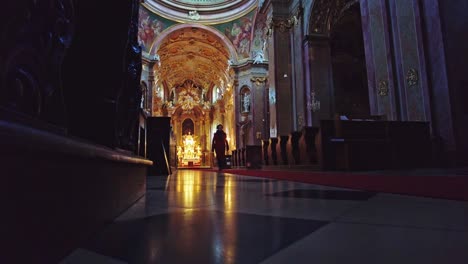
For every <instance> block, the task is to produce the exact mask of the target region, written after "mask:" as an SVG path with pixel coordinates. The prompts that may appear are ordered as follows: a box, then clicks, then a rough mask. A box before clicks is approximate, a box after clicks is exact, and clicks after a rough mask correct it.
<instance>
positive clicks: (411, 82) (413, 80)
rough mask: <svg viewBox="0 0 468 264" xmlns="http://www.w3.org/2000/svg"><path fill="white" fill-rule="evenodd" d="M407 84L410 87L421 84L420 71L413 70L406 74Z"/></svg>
mask: <svg viewBox="0 0 468 264" xmlns="http://www.w3.org/2000/svg"><path fill="white" fill-rule="evenodd" d="M406 83H407V84H408V86H409V87H412V86H416V85H418V83H419V74H418V70H416V69H414V68H411V69H409V70H408V72H407V73H406Z"/></svg>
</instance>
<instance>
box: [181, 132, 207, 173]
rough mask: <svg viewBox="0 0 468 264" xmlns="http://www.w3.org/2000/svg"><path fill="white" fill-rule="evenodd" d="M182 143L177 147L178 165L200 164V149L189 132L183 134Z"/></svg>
mask: <svg viewBox="0 0 468 264" xmlns="http://www.w3.org/2000/svg"><path fill="white" fill-rule="evenodd" d="M182 144H183V145H182V146H178V147H177V156H178V159H179V166H190V165H192V166H193V165H200V161H201V156H202V151H201V147H200V146H199V145H198V144H197V141H196V139H195V137H194V136H192V135H190V134H189V135H185V136H183V141H182Z"/></svg>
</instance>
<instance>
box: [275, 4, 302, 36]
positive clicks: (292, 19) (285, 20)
mask: <svg viewBox="0 0 468 264" xmlns="http://www.w3.org/2000/svg"><path fill="white" fill-rule="evenodd" d="M303 13H304V8H303V7H302V6H298V8H297V9H296V11H295V12H294V13H293V14H292V15H291V16H289V17H273V18H271V19H269V21H268V22H267V25H268V33H267V34H268V35H271V34H272V32H273V29H278V30H279V31H280V32H283V33H284V32H287V31H289V30H290V29H291V28H293V27H295V26H297V25H299V24H300V21H301V19H302V15H303Z"/></svg>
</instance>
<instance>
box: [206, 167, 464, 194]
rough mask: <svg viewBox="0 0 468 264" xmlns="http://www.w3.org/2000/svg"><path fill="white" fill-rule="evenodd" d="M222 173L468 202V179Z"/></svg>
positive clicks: (236, 170) (322, 173) (243, 170)
mask: <svg viewBox="0 0 468 264" xmlns="http://www.w3.org/2000/svg"><path fill="white" fill-rule="evenodd" d="M208 171H217V170H213V169H209V170H208ZM223 172H226V173H233V174H239V175H246V176H255V177H263V178H270V179H277V180H287V181H295V182H303V183H311V184H319V185H326V186H334V187H343V188H350V189H359V190H366V191H374V192H385V193H396V194H406V195H415V196H425V197H432V198H443V199H452V200H464V201H468V176H432V175H431V176H419V175H418V176H415V175H411V176H404V175H371V174H369V175H367V174H354V173H346V172H320V171H313V172H298V171H265V170H245V169H227V170H224V171H223Z"/></svg>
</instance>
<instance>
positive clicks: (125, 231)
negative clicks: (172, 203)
mask: <svg viewBox="0 0 468 264" xmlns="http://www.w3.org/2000/svg"><path fill="white" fill-rule="evenodd" d="M325 224H327V222H324V221H314V220H302V219H293V218H281V217H271V216H260V215H251V214H242V213H224V212H220V211H208V210H196V211H192V210H190V211H186V212H184V213H171V214H164V215H157V216H152V217H148V218H145V219H139V220H132V221H127V222H116V223H113V224H112V225H111V226H109V227H108V228H107V229H106V230H105V231H104V232H102V233H101V234H99V235H98V236H97V238H95V239H93V240H92V241H91V242H89V243H88V245H87V246H86V248H87V249H89V250H92V251H94V252H97V253H99V254H103V255H107V256H111V257H114V258H118V259H121V260H124V261H127V262H129V263H243V264H245V263H258V262H260V261H262V260H263V259H265V258H267V257H268V256H270V255H272V254H274V253H275V252H277V251H279V250H281V249H282V248H284V247H286V246H288V245H290V244H292V243H294V242H295V241H297V240H299V239H301V238H303V237H304V236H306V235H308V234H310V233H311V232H313V231H315V230H317V229H318V228H320V227H322V226H323V225H325Z"/></svg>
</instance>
